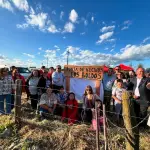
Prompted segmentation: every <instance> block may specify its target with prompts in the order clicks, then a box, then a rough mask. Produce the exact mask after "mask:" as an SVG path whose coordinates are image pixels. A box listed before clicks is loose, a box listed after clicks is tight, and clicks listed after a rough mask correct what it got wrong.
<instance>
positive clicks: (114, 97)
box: [112, 88, 121, 103]
mask: <svg viewBox="0 0 150 150" xmlns="http://www.w3.org/2000/svg"><path fill="white" fill-rule="evenodd" d="M112 98H113V99H114V100H115V101H117V102H118V103H121V100H119V99H118V98H117V97H116V88H114V89H113V91H112Z"/></svg>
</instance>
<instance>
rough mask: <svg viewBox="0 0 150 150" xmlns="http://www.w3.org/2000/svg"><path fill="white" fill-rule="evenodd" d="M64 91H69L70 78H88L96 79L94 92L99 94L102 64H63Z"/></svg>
mask: <svg viewBox="0 0 150 150" xmlns="http://www.w3.org/2000/svg"><path fill="white" fill-rule="evenodd" d="M64 74H65V76H66V91H67V92H69V91H70V78H80V79H89V80H95V81H96V85H95V87H96V93H97V95H100V80H102V79H103V66H74V65H65V66H64Z"/></svg>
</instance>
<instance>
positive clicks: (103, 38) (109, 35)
mask: <svg viewBox="0 0 150 150" xmlns="http://www.w3.org/2000/svg"><path fill="white" fill-rule="evenodd" d="M113 34H114V32H113V31H112V32H107V33H104V34H102V35H100V36H99V40H98V41H97V42H96V44H101V43H103V42H105V41H107V39H109V38H110V37H112V35H113Z"/></svg>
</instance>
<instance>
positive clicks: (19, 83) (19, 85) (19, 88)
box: [15, 79, 22, 128]
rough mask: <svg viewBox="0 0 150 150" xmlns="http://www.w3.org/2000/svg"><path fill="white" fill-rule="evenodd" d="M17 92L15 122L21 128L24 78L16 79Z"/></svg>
mask: <svg viewBox="0 0 150 150" xmlns="http://www.w3.org/2000/svg"><path fill="white" fill-rule="evenodd" d="M15 83H16V94H15V124H16V125H17V127H18V128H19V127H20V126H21V119H20V117H21V94H22V80H20V79H17V80H16V82H15Z"/></svg>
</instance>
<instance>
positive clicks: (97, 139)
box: [95, 102, 100, 150]
mask: <svg viewBox="0 0 150 150" xmlns="http://www.w3.org/2000/svg"><path fill="white" fill-rule="evenodd" d="M95 114H96V149H97V150H100V145H99V118H98V109H97V102H95Z"/></svg>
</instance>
